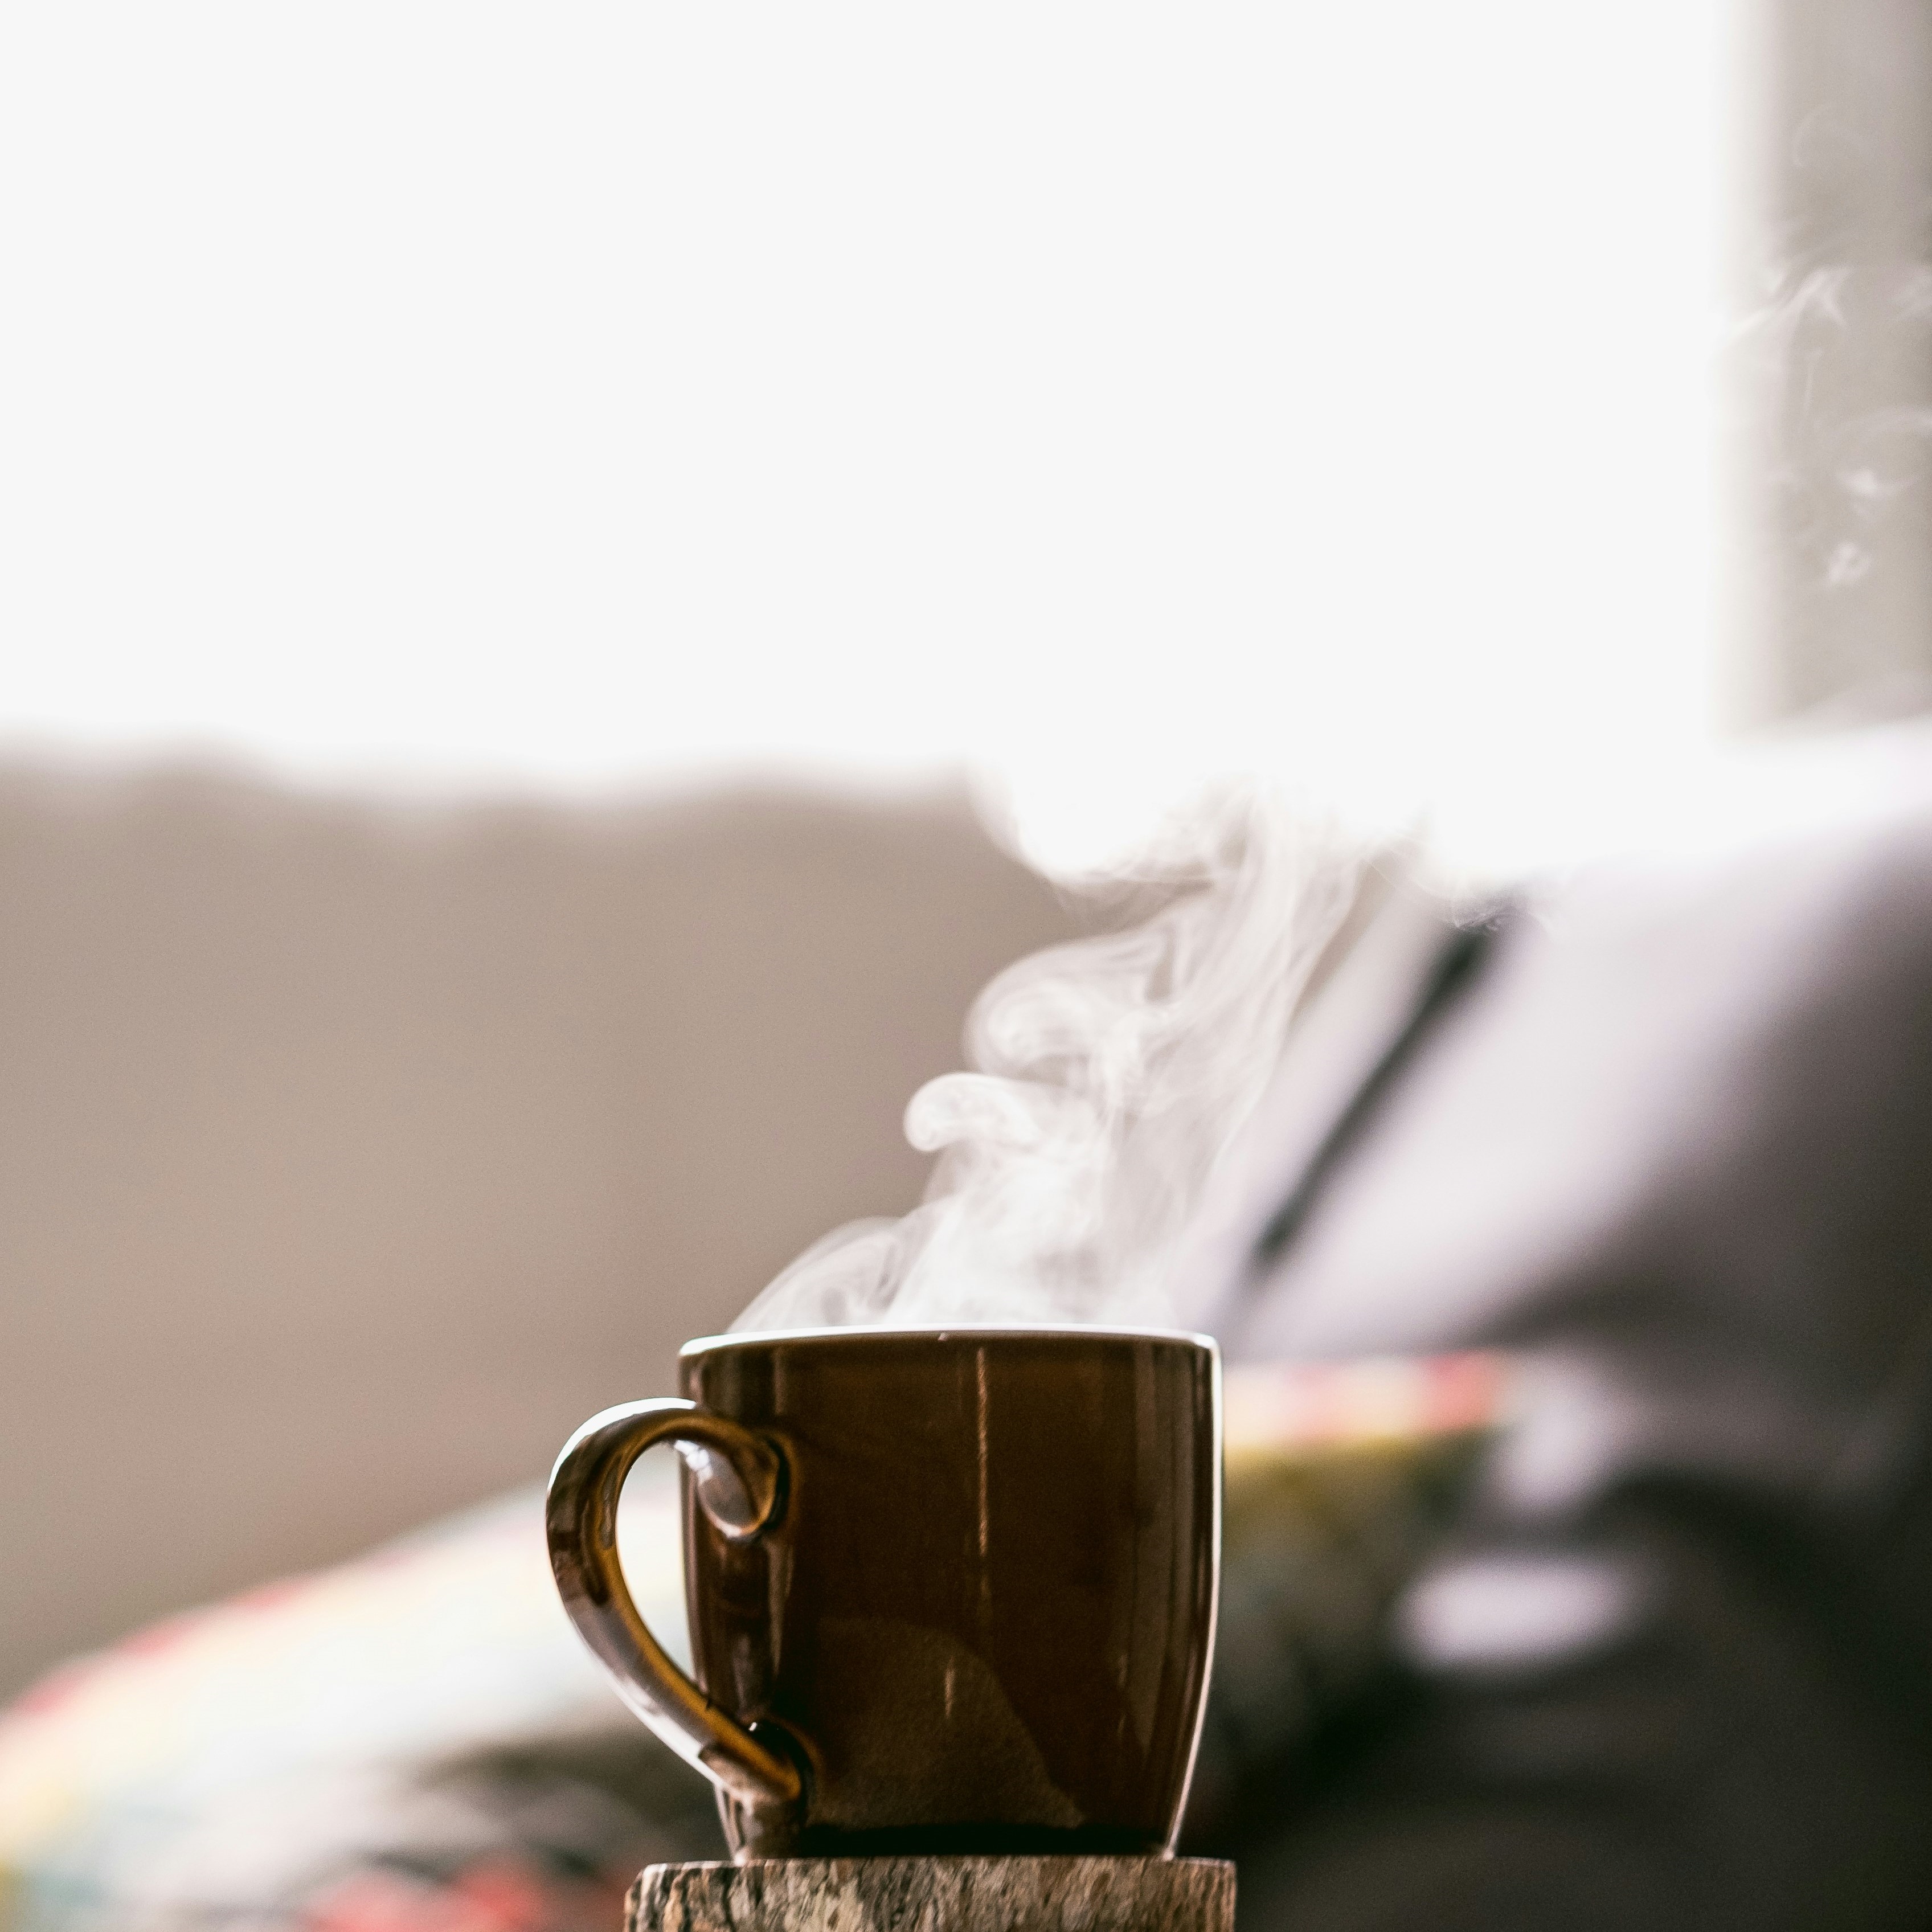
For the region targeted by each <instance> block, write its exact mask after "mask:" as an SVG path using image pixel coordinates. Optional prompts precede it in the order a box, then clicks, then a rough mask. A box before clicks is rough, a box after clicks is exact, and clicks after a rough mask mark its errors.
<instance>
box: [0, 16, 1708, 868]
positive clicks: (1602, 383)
mask: <svg viewBox="0 0 1932 1932" xmlns="http://www.w3.org/2000/svg"><path fill="white" fill-rule="evenodd" d="M1721 15H1722V10H1721V8H1720V7H1717V6H1715V5H1710V6H1706V5H1696V4H1694V5H1685V4H1684V0H1627V4H1625V5H1619V6H1616V7H1553V6H1551V5H1548V4H1547V0H1476V4H1472V5H1466V6H1461V7H1444V6H1442V5H1440V4H1439V0H1427V4H1424V0H1388V4H1384V5H1368V6H1364V5H1340V4H1335V0H1325V4H1321V5H1313V4H1307V0H1299V3H1298V0H1276V4H1273V5H1265V6H1263V5H1240V6H1235V5H1217V4H1214V0H1208V4H1193V5H1186V6H1182V5H1163V6H1151V5H1134V4H1131V3H1130V4H1127V5H1120V4H1118V0H1115V4H1109V5H1106V6H1098V5H1056V4H1052V0H1047V3H1046V4H1042V0H972V4H971V5H952V4H947V5H914V6H907V5H904V0H895V4H892V5H886V4H883V0H879V4H855V0H824V4H817V5H798V4H796V0H783V4H781V0H733V5H730V6H719V5H694V6H688V7H661V6H652V5H638V4H636V0H625V4H623V5H603V4H594V0H593V3H592V4H585V5H572V6H568V7H529V6H516V7H511V6H505V5H489V4H479V3H478V0H462V4H460V5H458V4H455V0H405V3H404V4H402V5H397V4H395V0H382V4H380V5H377V4H374V0H332V4H331V5H328V6H326V7H287V6H268V7H265V6H263V5H260V4H259V0H247V4H242V0H233V4H213V3H212V0H180V4H176V5H169V6H167V7H155V6H152V5H139V4H131V0H130V4H107V0H65V4H63V5H59V6H48V7H17V8H13V9H10V10H7V13H6V14H5V17H4V20H0V257H4V259H5V261H6V262H7V281H8V285H9V293H8V295H7V299H6V301H5V303H4V305H0V557H4V563H3V564H0V651H4V652H5V676H4V679H0V731H4V732H5V733H6V734H7V736H9V737H10V738H11V739H13V741H14V742H17V743H18V742H29V741H31V742H37V743H40V744H42V745H48V744H51V745H53V746H55V747H57V748H58V747H62V746H67V747H74V748H83V749H93V750H101V751H110V752H139V753H140V754H142V755H147V754H152V753H153V752H154V751H157V749H163V748H166V749H170V750H179V749H181V748H202V749H207V748H212V749H214V750H215V751H220V752H223V753H226V754H233V755H239V756H241V757H247V758H251V759H254V760H260V761H263V762H266V763H269V765H271V766H273V767H275V768H278V769H281V770H283V771H284V772H288V773H290V774H293V775H298V776H300V777H302V778H305V779H310V780H320V781H324V782H329V783H335V782H343V781H355V782H364V783H366V782H371V781H380V782H381V783H383V784H410V785H422V784H428V785H431V786H458V787H467V786H471V785H475V784H503V783H506V782H507V783H511V784H519V785H536V786H541V787H569V788H572V789H577V790H582V789H586V788H587V789H591V790H595V789H598V788H603V787H613V786H620V785H628V784H633V783H635V782H637V781H639V780H640V779H651V778H664V777H672V778H676V777H682V776H685V775H690V774H692V773H696V772H717V771H720V770H727V769H730V770H737V769H746V768H769V767H772V766H783V767H787V768H790V769H794V770H797V769H802V770H807V771H817V772H831V773H837V774H844V775H848V776H856V777H867V776H870V777H873V778H887V779H892V778H898V777H901V776H904V775H909V774H916V773H919V772H926V771H929V770H930V769H933V768H935V767H936V766H941V765H945V764H950V763H956V762H958V761H959V760H969V761H971V762H973V763H977V764H979V765H980V766H984V767H987V768H990V769H993V770H995V771H996V772H1004V773H1006V774H1007V775H1010V777H1011V778H1012V779H1013V782H1014V784H1016V787H1017V788H1018V790H1019V795H1020V796H1021V797H1022V799H1023V801H1025V802H1026V808H1027V809H1028V811H1031V812H1033V813H1034V814H1035V815H1036V817H1037V820H1038V822H1039V823H1040V825H1042V826H1057V827H1058V834H1057V835H1058V836H1060V837H1061V838H1062V839H1063V841H1070V842H1071V844H1073V845H1076V846H1077V845H1078V844H1079V843H1080V841H1082V840H1086V841H1090V842H1092V841H1100V842H1104V841H1105V840H1106V838H1107V837H1108V836H1109V834H1110V831H1111V829H1112V828H1114V827H1115V826H1117V825H1118V823H1121V822H1124V820H1125V818H1127V817H1131V816H1132V814H1133V812H1134V811H1136V810H1137V809H1139V808H1140V807H1141V806H1142V805H1144V804H1145V802H1146V800H1147V799H1149V798H1151V797H1152V796H1155V795H1157V794H1160V793H1165V792H1166V791H1168V790H1172V789H1173V788H1174V787H1176V786H1177V785H1180V784H1184V783H1185V782H1187V781H1189V780H1190V779H1191V778H1193V776H1195V775H1197V774H1198V773H1199V772H1202V771H1205V770H1211V769H1220V768H1225V767H1227V766H1242V765H1253V766H1262V767H1264V768H1266V769H1271V770H1275V771H1279V772H1285V773H1286V774H1287V775H1289V776H1290V777H1291V778H1294V779H1295V780H1297V781H1300V782H1303V783H1305V784H1306V785H1307V787H1308V788H1309V789H1310V790H1311V791H1312V792H1313V793H1315V794H1316V796H1322V797H1325V798H1329V799H1334V800H1336V801H1337V802H1341V803H1342V804H1343V805H1345V806H1346V808H1349V809H1350V810H1352V811H1358V812H1361V813H1367V814H1385V813H1391V812H1392V813H1395V814H1400V813H1401V812H1403V811H1407V810H1409V809H1412V808H1413V807H1414V806H1415V805H1416V804H1418V802H1422V801H1425V800H1427V801H1433V802H1434V805H1435V808H1436V811H1437V812H1438V814H1439V818H1440V819H1441V820H1442V823H1445V825H1448V826H1451V827H1452V828H1454V829H1456V830H1457V833H1458V835H1460V836H1462V837H1463V838H1466V839H1468V840H1471V841H1475V842H1476V843H1478V844H1480V843H1481V842H1482V841H1484V840H1488V841H1490V842H1491V843H1492V844H1496V843H1497V842H1498V841H1500V843H1501V844H1502V845H1504V846H1506V845H1507V844H1508V841H1509V840H1510V839H1511V838H1512V837H1514V836H1517V835H1519V834H1520V833H1521V832H1523V827H1524V826H1525V824H1526V821H1530V820H1534V821H1535V823H1537V824H1538V825H1542V824H1544V823H1547V820H1548V818H1549V815H1550V813H1551V812H1552V811H1554V810H1555V809H1556V801H1558V800H1559V799H1562V798H1565V797H1570V796H1579V795H1581V794H1582V793H1583V792H1585V791H1587V790H1589V789H1590V788H1591V787H1596V788H1598V790H1600V791H1601V789H1602V788H1603V787H1605V786H1612V787H1614V786H1615V785H1617V784H1625V785H1628V784H1634V783H1640V782H1641V774H1642V772H1643V770H1644V769H1645V768H1646V766H1647V764H1648V763H1650V762H1652V761H1654V760H1657V759H1659V758H1661V757H1668V756H1670V755H1673V754H1675V753H1676V751H1678V750H1679V749H1681V748H1683V747H1684V746H1685V745H1688V744H1690V743H1691V742H1694V741H1695V740H1696V739H1697V738H1698V737H1699V736H1700V734H1701V733H1702V732H1703V729H1704V718H1705V700H1706V690H1707V687H1708V682H1709V669H1708V659H1709V635H1710V632H1711V629H1712V610H1711V605H1712V591H1711V553H1712V526H1713V512H1712V456H1711V450H1712V415H1713V411H1712V399H1711V390H1712V382H1711V372H1712V363H1713V352H1714V347H1715V341H1716V331H1715V323H1714V315H1715V310H1714V290H1715V285H1716V278H1715V270H1714V263H1715V254H1716V250H1715V239H1714V238H1715V234H1716V231H1717V227H1718V194H1717V187H1716V184H1717V181H1718V166H1717V157H1718V127H1719V124H1720V116H1719V114H1718V104H1719V99H1720V95H1721V86H1720V82H1721V78H1722V76H1721V68H1722V67H1723V65H1724V60H1725V58H1726V51H1727V49H1726V44H1725V34H1724V25H1723V20H1722V17H1721ZM1049 843H1051V839H1050V838H1049Z"/></svg>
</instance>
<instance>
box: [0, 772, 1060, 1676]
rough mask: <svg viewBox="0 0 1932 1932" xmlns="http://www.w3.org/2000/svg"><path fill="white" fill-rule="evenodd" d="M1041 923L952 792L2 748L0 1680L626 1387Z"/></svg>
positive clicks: (361, 1535) (319, 1543)
mask: <svg viewBox="0 0 1932 1932" xmlns="http://www.w3.org/2000/svg"><path fill="white" fill-rule="evenodd" d="M1072 929H1073V920H1072V918H1071V916H1070V914H1069V913H1068V912H1067V910H1066V909H1065V908H1064V907H1063V906H1062V905H1061V904H1059V903H1058V902H1057V901H1056V900H1055V898H1054V896H1053V895H1052V893H1051V892H1049V890H1048V889H1047V888H1046V886H1043V884H1042V883H1040V881H1039V880H1037V879H1035V878H1034V877H1031V875H1030V874H1028V873H1026V872H1025V871H1024V870H1023V869H1022V868H1021V867H1019V865H1016V863H1014V862H1013V861H1011V860H1010V859H1008V858H1007V857H1006V856H1004V855H1002V854H1001V853H1000V852H999V851H998V850H996V849H995V847H994V846H993V845H992V843H991V842H990V841H989V840H988V838H986V835H985V834H984V833H983V831H982V830H981V829H980V827H979V826H978V825H977V823H976V822H975V820H974V818H973V817H972V814H971V811H970V810H969V809H968V805H967V804H966V802H965V798H964V796H963V794H945V795H940V794H935V795H931V796H922V797H918V798H906V799H899V800H896V801H884V802H880V801H863V802H860V801H853V800H850V799H839V798H837V797H835V796H830V795H827V794H823V793H808V792H804V791H789V792H788V791H781V790H763V791H741V792H736V793H722V792H721V793H715V794H712V795H706V796H682V797H679V798H677V799H658V800H655V801H652V802H637V803H634V804H629V805H608V806H602V807H592V806H582V807H566V806H564V805H553V804H550V805H547V804H538V803H531V802H523V803H501V804H477V805H465V806H462V807H454V806H449V807H441V808H428V807H416V806H402V805H381V804H378V803H375V802H368V801H363V802H356V801H353V800H347V799H342V798H340V797H323V796H313V795H302V794H296V793H287V792H284V791H279V790H275V789H274V788H273V787H271V786H269V785H268V784H265V783H263V782H260V781H256V780H254V779H251V778H246V777H244V776H241V775H233V774H224V773H221V772H202V771H193V770H186V769H182V770H163V771H147V772H129V773H123V774H119V775H115V774H111V773H104V772H88V773H77V772H66V771H62V770H59V769H51V768H48V767H46V766H35V765H33V764H31V763H26V762H24V761H21V760H15V761H14V762H13V763H11V764H9V765H5V766H0V1697H4V1696H5V1694H7V1693H9V1692H10V1691H13V1690H16V1689H17V1688H19V1687H20V1685H22V1684H23V1683H24V1682H26V1681H27V1680H28V1679H29V1678H30V1677H31V1676H32V1675H33V1674H34V1673H36V1672H37V1671H39V1670H41V1669H43V1667H46V1666H47V1665H49V1664H52V1662H54V1661H55V1660H57V1659H58V1658H60V1657H62V1656H63V1655H66V1654H68V1653H70V1652H74V1651H75V1650H77V1649H84V1648H86V1647H87V1646H92V1645H95V1644H98V1643H101V1642H102V1641H104V1640H107V1639H109V1638H111V1637H114V1636H115V1635H117V1634H120V1633H121V1632H123V1631H126V1630H127V1628H130V1626H131V1625H134V1624H136V1623H137V1622H139V1621H141V1620H142V1619H146V1618H148V1617H151V1616H154V1615H155V1614H157V1613H162V1612H165V1611H166V1610H169V1609H171V1608H173V1607H178V1606H185V1605H187V1604H192V1603H193V1602H195V1601H198V1600H200V1599H202V1598H206V1597H208V1596H209V1595H213V1594H214V1593H216V1592H223V1591H226V1590H230V1589H234V1588H236V1587H238V1586H242V1585H245V1584H246V1583H249V1582H251V1580H255V1579H257V1578H263V1577H272V1576H274V1575H276V1574H280V1573H284V1572H287V1571H291V1570H294V1569H299V1568H303V1567H305V1566H308V1565H315V1564H318V1563H321V1562H327V1561H329V1560H331V1559H335V1558H338V1557H340V1556H344V1555H345V1554H347V1553H350V1552H351V1551H353V1550H356V1549H358V1548H359V1547H362V1546H364V1545H365V1544H368V1543H369V1542H370V1541H372V1540H374V1539H375V1538H380V1537H382V1536H384V1535H389V1534H390V1533H392V1532H395V1531H398V1530H399V1529H404V1528H405V1527H407V1526H409V1525H410V1524H411V1523H416V1522H418V1521H420V1520H423V1519H425V1518H427V1517H431V1516H432V1515H434V1514H436V1513H437V1512H439V1511H445V1510H447V1509H449V1508H452V1507H454V1506H456V1505H460V1504H463V1503H465V1502H469V1501H470V1500H472V1499H477V1498H480V1497H483V1496H487V1495H489V1494H490V1493H492V1492H493V1491H495V1490H498V1489H500V1488H502V1487H505V1486H506V1485H509V1484H515V1483H518V1482H524V1481H530V1480H532V1479H533V1478H537V1477H539V1476H541V1475H542V1474H543V1472H544V1471H545V1470H546V1469H547V1467H548V1465H549V1463H550V1460H551V1458H552V1457H553V1455H554V1454H555V1452H556V1449H557V1448H558V1447H559V1445H560V1444H561V1442H562V1439H563V1438H564V1436H565V1434H566V1433H568V1431H569V1430H570V1429H571V1427H573V1426H574V1424H576V1423H577V1421H579V1420H580V1419H581V1418H583V1416H585V1415H587V1414H589V1412H592V1410H594V1409H597V1408H598V1407H600V1406H603V1405H604V1404H606V1403H610V1402H613V1401H616V1400H622V1399H623V1398H625V1397H631V1396H634V1395H637V1394H644V1393H648V1392H651V1391H668V1390H669V1389H670V1388H671V1387H672V1382H671V1376H672V1372H673V1369H672V1365H673V1355H674V1352H675V1350H676V1346H677V1344H678V1343H679V1341H680V1340H682V1338H683V1337H685V1336H687V1335H689V1334H694V1333H700V1332H703V1331H707V1330H712V1329H715V1328H718V1327H720V1326H721V1325H724V1323H725V1322H728V1321H729V1320H730V1318H731V1316H733V1313H735V1312H736V1310H737V1309H738V1308H739V1306H741V1305H742V1303H743V1302H744V1301H745V1300H746V1299H747V1298H748V1297H749V1296H750V1295H751V1294H752V1293H753V1292H755V1291H756V1290H757V1289H758V1288H759V1287H760V1286H761V1285H762V1284H763V1282H764V1281H765V1280H766V1279H767V1278H768V1277H769V1276H770V1275H771V1274H772V1273H773V1272H774V1271H775V1270H776V1269H777V1268H778V1267H779V1266H780V1265H781V1264H782V1263H783V1262H784V1261H786V1260H787V1259H788V1258H789V1257H790V1256H791V1255H792V1254H793V1253H794V1252H795V1251H796V1250H797V1249H798V1248H799V1247H802V1245H803V1244H805V1242H807V1241H809V1240H811V1239H812V1238H814V1237H815V1236H816V1235H819V1234H820V1233H821V1232H823V1230H824V1229H826V1227H828V1226H830V1225H831V1224H832V1223H835V1222H837V1221H839V1220H844V1219H847V1218H850V1217H853V1216H855V1215H858V1214H871V1213H877V1212H881V1211H885V1212H891V1211H896V1210H898V1209H899V1208H902V1207H903V1206H904V1205H908V1204H909V1203H910V1201H911V1200H912V1199H913V1198H914V1197H915V1196H916V1193H917V1190H918V1188H919V1184H920V1181H921V1178H922V1169H923V1163H922V1161H921V1160H919V1157H916V1156H915V1155H913V1154H912V1153H911V1152H910V1151H909V1150H908V1149H907V1148H906V1146H905V1145H904V1142H903V1141H902V1140H901V1137H900V1132H899V1121H900V1115H901V1112H902V1110H903V1109H904V1104H905V1102H906V1100H907V1097H908V1096H909V1095H910V1094H911V1092H912V1091H913V1088H915V1087H916V1085H918V1084H919V1082H921V1081H922V1080H923V1079H926V1078H927V1077H928V1076H930V1075H932V1074H934V1073H938V1072H941V1071H942V1070H944V1069H946V1068H947V1067H949V1066H952V1065H955V1064H958V1059H959V1032H960V1028H961V1025H962V1020H963V1018H964V1016H965V1010H966V1008H967V1007H968V1004H969V1002H970V1001H971V998H972V995H973V994H974V992H975V991H976V990H977V988H978V987H979V986H980V984H981V983H983V981H984V980H986V978H987V977H989V974H992V972H993V971H995V970H996V969H997V968H998V967H1000V966H1001V965H1003V964H1004V963H1005V962H1007V961H1008V960H1010V959H1013V958H1015V957H1017V956H1019V955H1020V954H1021V953H1025V952H1027V951H1029V950H1032V949H1033V948H1034V947H1038V946H1040V945H1042V944H1046V943H1048V942H1049V941H1053V940H1055V939H1057V938H1062V937H1065V936H1067V935H1068V934H1069V933H1070V932H1071V931H1072Z"/></svg>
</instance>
